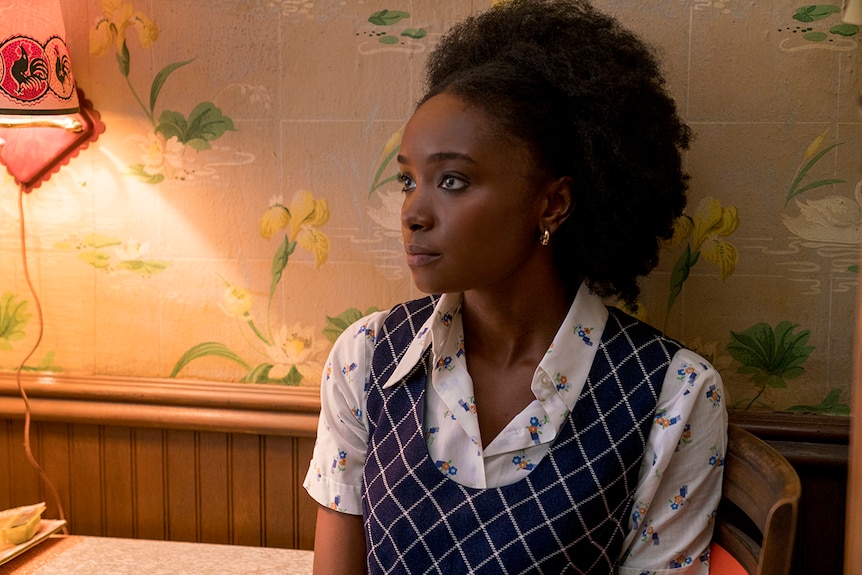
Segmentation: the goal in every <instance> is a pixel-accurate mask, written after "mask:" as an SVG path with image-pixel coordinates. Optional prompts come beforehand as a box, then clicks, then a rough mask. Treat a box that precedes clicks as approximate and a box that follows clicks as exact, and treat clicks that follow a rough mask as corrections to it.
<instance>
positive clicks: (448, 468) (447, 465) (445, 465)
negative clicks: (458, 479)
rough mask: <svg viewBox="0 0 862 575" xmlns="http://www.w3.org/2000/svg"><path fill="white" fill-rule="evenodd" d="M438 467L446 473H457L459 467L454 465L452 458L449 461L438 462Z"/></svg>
mask: <svg viewBox="0 0 862 575" xmlns="http://www.w3.org/2000/svg"><path fill="white" fill-rule="evenodd" d="M436 465H437V469H439V470H440V471H442V472H443V474H444V475H453V476H454V475H457V474H458V468H457V467H455V466H454V465H452V460H451V459H450V460H449V461H440V460H438V461H437V462H436Z"/></svg>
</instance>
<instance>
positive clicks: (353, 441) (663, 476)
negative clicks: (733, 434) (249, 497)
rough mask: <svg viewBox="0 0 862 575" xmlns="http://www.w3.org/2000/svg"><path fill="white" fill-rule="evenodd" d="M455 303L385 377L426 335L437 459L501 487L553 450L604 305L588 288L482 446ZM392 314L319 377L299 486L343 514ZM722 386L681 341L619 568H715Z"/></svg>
mask: <svg viewBox="0 0 862 575" xmlns="http://www.w3.org/2000/svg"><path fill="white" fill-rule="evenodd" d="M460 306H461V296H460V294H446V295H444V296H443V297H441V299H440V301H439V302H438V303H437V306H436V308H435V313H433V314H432V315H431V317H430V318H429V319H428V321H427V322H426V324H425V326H423V328H420V329H419V332H418V333H419V335H418V336H417V338H416V339H415V340H414V341H413V343H412V344H411V346H410V347H409V348H408V350H407V352H406V354H405V356H404V359H403V360H402V361H401V363H400V364H399V366H398V367H397V368H396V369H395V371H394V372H393V374H392V376H391V377H390V379H389V381H388V382H387V383H386V385H393V384H394V383H395V382H397V381H398V380H399V379H400V378H402V377H403V376H404V375H406V374H407V373H408V372H409V370H410V369H411V368H412V367H413V366H414V365H416V362H418V361H419V359H420V358H421V356H422V353H423V352H424V350H425V349H427V347H428V346H429V345H431V346H432V360H433V362H434V365H435V368H434V370H433V372H432V375H431V377H430V378H429V380H430V381H429V384H428V388H427V393H426V395H425V397H426V400H425V401H426V409H425V426H426V428H425V436H426V439H427V442H428V450H429V453H430V455H431V458H432V459H433V460H434V461H435V462H436V463H437V467H438V468H439V469H440V471H441V473H445V474H447V475H449V476H450V477H451V478H452V479H453V480H455V481H457V482H459V483H461V484H463V485H466V486H469V487H477V488H481V487H499V486H501V485H507V484H510V483H514V482H516V481H518V480H519V479H521V478H522V477H524V476H525V475H526V474H528V473H530V471H531V470H532V469H533V468H534V467H535V466H536V464H538V463H539V461H541V459H542V458H543V457H544V455H545V454H546V453H547V451H548V448H549V447H550V445H551V442H553V440H554V438H555V437H556V435H557V433H558V431H559V429H560V427H561V425H562V422H563V421H564V420H565V418H566V416H567V414H568V412H569V410H571V409H572V406H573V405H574V404H575V402H576V401H577V398H578V395H579V394H580V392H581V389H582V388H583V385H584V382H585V380H586V377H587V375H588V372H589V370H590V366H591V365H592V361H593V357H594V356H595V353H596V347H597V346H596V345H594V344H595V343H596V342H598V341H599V340H600V339H601V337H602V331H603V329H604V326H605V322H606V320H607V316H608V312H607V309H606V308H605V306H604V303H603V302H602V300H601V299H600V298H598V297H597V296H595V295H592V294H591V293H589V291H588V290H587V289H586V288H585V287H583V286H582V287H581V289H580V291H579V292H578V295H577V297H576V298H575V301H574V302H573V304H572V306H571V308H570V310H569V313H568V315H567V316H566V319H565V321H564V322H563V324H562V326H561V327H560V329H559V331H558V332H557V335H556V336H555V338H554V341H553V343H552V344H551V346H550V348H549V349H548V351H547V353H546V354H545V357H544V358H543V359H542V361H541V363H540V364H539V366H538V368H537V369H536V371H535V374H534V376H533V382H532V390H533V393H534V394H535V397H536V399H535V401H533V402H532V403H531V404H530V405H528V406H527V407H526V408H525V409H524V410H523V411H522V412H521V413H520V414H519V415H517V416H516V417H515V418H514V419H513V420H512V421H511V422H510V423H509V425H508V426H507V427H506V428H505V429H504V430H503V431H502V432H501V433H500V434H499V435H498V436H497V437H495V438H494V439H493V440H492V441H491V442H490V443H488V444H487V445H485V444H483V442H482V440H481V438H480V437H479V425H478V420H477V417H476V409H477V406H476V405H475V403H474V401H473V397H472V396H473V385H472V381H471V379H470V375H469V374H468V373H467V363H466V360H465V358H464V353H465V347H464V332H463V328H462V323H461V314H460ZM386 315H387V312H377V313H374V314H371V315H369V316H367V317H365V318H363V319H361V320H359V321H358V322H356V323H355V324H353V325H352V326H351V327H349V328H348V329H347V330H345V332H344V333H343V334H342V336H341V337H340V338H339V339H338V341H337V342H336V344H335V346H334V347H333V349H332V352H331V353H330V356H329V360H328V362H327V365H326V366H325V369H324V374H323V378H322V382H321V414H320V423H319V427H318V434H317V442H316V444H315V448H314V454H313V457H312V461H311V465H310V467H309V470H308V474H307V476H306V479H305V482H304V486H305V488H306V490H307V491H308V492H309V494H310V495H311V496H312V497H313V498H314V499H315V500H316V501H317V502H318V503H320V504H321V505H325V506H328V507H331V508H333V509H337V510H339V511H342V512H344V513H351V514H357V515H358V514H361V513H362V501H361V499H362V494H361V490H362V487H361V486H362V466H363V463H364V460H365V452H366V442H367V439H368V431H367V429H368V426H367V420H366V416H365V394H364V388H365V384H366V378H367V377H368V373H369V371H370V367H371V358H372V354H373V351H374V341H375V337H374V336H375V334H376V333H378V330H379V329H380V327H381V325H382V324H383V321H384V319H385V318H386ZM425 328H427V329H425ZM723 394H724V390H723V388H722V382H721V377H720V375H719V374H718V372H717V371H716V370H715V369H714V368H713V367H712V366H711V365H709V363H708V362H707V361H706V360H705V359H703V358H702V357H700V356H699V355H697V354H696V353H694V352H692V351H690V350H686V349H683V350H680V351H679V352H678V353H677V354H676V355H675V356H674V358H673V360H672V362H671V365H670V368H669V369H668V371H667V375H666V377H665V380H664V384H663V387H662V392H661V395H660V397H659V402H658V407H657V410H656V414H655V417H654V425H653V428H652V431H651V432H650V434H649V437H648V439H647V446H646V454H645V456H644V460H643V464H642V467H641V472H640V477H639V483H638V486H637V490H636V492H635V504H634V507H633V510H632V515H631V518H630V519H631V524H630V531H629V533H628V536H627V538H626V540H625V543H624V545H623V549H624V551H623V561H622V563H621V567H620V569H619V573H621V574H623V575H641V574H653V573H663V572H664V571H665V570H667V571H668V572H672V573H674V574H683V573H685V574H689V573H707V572H708V569H709V554H708V550H709V544H710V539H711V537H712V528H713V519H714V516H715V509H716V507H717V505H718V501H719V498H720V495H721V479H722V469H723V468H722V465H723V461H724V453H725V449H726V443H727V413H726V410H725V407H724V402H723V399H722V398H723Z"/></svg>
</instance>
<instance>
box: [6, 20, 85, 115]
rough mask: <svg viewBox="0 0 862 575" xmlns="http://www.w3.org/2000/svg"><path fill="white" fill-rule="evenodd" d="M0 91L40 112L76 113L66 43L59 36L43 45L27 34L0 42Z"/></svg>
mask: <svg viewBox="0 0 862 575" xmlns="http://www.w3.org/2000/svg"><path fill="white" fill-rule="evenodd" d="M0 91H2V92H3V94H2V95H3V96H4V97H5V98H8V99H10V100H12V101H14V102H16V103H17V104H18V105H19V106H26V107H28V108H30V107H32V108H34V110H38V111H39V112H40V113H50V114H73V113H76V112H77V111H78V101H77V100H78V99H77V96H76V93H75V81H74V79H73V77H72V67H71V64H70V63H69V51H68V49H67V48H66V43H65V42H64V41H63V40H62V39H60V38H59V37H57V36H53V37H51V38H50V39H49V40H48V41H47V43H45V44H44V45H42V44H40V43H39V42H38V41H37V40H35V39H33V38H30V37H27V36H13V37H12V38H9V39H7V40H5V41H4V42H3V44H2V45H0ZM40 104H41V105H40Z"/></svg>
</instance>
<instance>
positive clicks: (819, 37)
mask: <svg viewBox="0 0 862 575" xmlns="http://www.w3.org/2000/svg"><path fill="white" fill-rule="evenodd" d="M802 37H803V38H805V39H806V40H808V41H809V42H823V41H824V40H826V39H827V38H829V36H828V35H827V34H826V32H808V33H807V34H803V36H802Z"/></svg>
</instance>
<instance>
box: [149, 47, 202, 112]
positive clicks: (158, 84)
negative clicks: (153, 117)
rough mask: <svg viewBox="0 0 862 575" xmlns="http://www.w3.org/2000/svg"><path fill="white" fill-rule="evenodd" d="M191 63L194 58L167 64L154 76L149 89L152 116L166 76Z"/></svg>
mask: <svg viewBox="0 0 862 575" xmlns="http://www.w3.org/2000/svg"><path fill="white" fill-rule="evenodd" d="M192 62H194V58H192V59H191V60H186V61H184V62H174V63H173V64H168V65H167V66H165V67H164V68H162V69H161V70H160V71H159V73H158V74H156V77H155V78H153V85H152V86H151V87H150V113H153V114H154V113H155V111H156V100H158V99H159V92H161V91H162V87H164V85H165V82H166V81H167V79H168V76H170V75H171V74H173V73H174V71H175V70H176V69H177V68H182V67H183V66H185V65H186V64H191V63H192Z"/></svg>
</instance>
